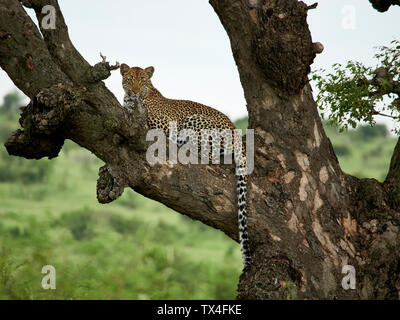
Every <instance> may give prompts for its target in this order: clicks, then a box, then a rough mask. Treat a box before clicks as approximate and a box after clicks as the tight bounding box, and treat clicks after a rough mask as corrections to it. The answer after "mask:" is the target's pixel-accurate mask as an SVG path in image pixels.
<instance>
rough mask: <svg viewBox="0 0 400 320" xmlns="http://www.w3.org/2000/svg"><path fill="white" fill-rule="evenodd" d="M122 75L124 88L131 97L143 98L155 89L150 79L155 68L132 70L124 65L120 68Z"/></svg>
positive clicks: (136, 68)
mask: <svg viewBox="0 0 400 320" xmlns="http://www.w3.org/2000/svg"><path fill="white" fill-rule="evenodd" d="M120 71H121V75H122V87H123V88H124V90H125V93H126V94H127V95H128V96H131V97H143V96H145V95H146V94H147V92H148V91H149V89H151V88H152V87H153V85H152V83H151V81H150V79H151V77H152V75H153V73H154V67H147V68H146V69H142V68H139V67H133V68H130V67H129V66H128V65H127V64H125V63H123V64H121V67H120Z"/></svg>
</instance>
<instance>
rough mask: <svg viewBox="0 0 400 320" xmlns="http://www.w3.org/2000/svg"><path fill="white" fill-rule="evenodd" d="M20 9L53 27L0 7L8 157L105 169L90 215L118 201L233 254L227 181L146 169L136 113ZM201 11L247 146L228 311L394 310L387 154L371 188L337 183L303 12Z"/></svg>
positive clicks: (258, 7) (285, 4)
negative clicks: (166, 214)
mask: <svg viewBox="0 0 400 320" xmlns="http://www.w3.org/2000/svg"><path fill="white" fill-rule="evenodd" d="M21 2H22V3H23V5H24V6H27V7H29V8H33V9H34V10H35V12H36V15H37V17H38V21H42V18H43V17H44V16H45V15H46V14H44V13H42V8H43V6H44V5H51V6H53V7H54V8H55V14H56V17H57V19H56V25H55V28H54V29H51V28H50V29H46V28H45V27H44V26H43V25H42V24H39V26H40V31H39V30H38V29H37V26H36V25H35V24H34V23H33V22H32V20H31V19H30V18H29V16H28V15H27V14H26V13H25V11H24V10H23V7H22V5H21V3H20V2H19V1H17V0H0V65H1V67H2V68H3V69H4V70H5V71H6V72H7V73H8V75H9V77H10V78H11V79H12V80H13V81H14V83H15V84H16V85H17V86H18V87H19V88H20V89H21V90H22V91H23V92H24V93H25V94H26V95H27V96H28V97H29V98H30V99H31V102H30V103H29V104H28V106H27V107H25V108H24V110H23V112H22V115H21V119H20V123H21V127H22V129H20V130H18V131H16V132H15V133H14V134H13V135H12V136H11V137H10V138H9V139H8V141H7V142H6V144H5V146H6V148H7V151H8V152H9V154H10V155H16V156H22V157H25V158H28V159H32V158H35V159H37V158H42V157H49V158H53V157H56V156H57V155H58V153H59V151H60V149H61V148H62V145H63V142H64V140H65V139H71V140H73V141H75V142H76V143H78V144H79V145H80V146H82V147H84V148H86V149H88V150H90V151H92V152H93V153H94V154H95V155H96V156H97V157H99V158H100V159H102V160H103V161H104V162H105V163H106V165H105V166H103V167H102V168H100V170H99V178H98V183H97V197H98V200H99V201H100V202H101V203H106V202H111V201H113V200H115V199H116V198H117V197H119V196H120V195H121V194H122V192H123V190H124V188H126V187H130V188H132V189H134V190H135V191H137V192H139V193H141V194H142V195H144V196H146V197H149V198H151V199H154V200H156V201H159V202H162V203H164V204H165V205H167V206H169V207H171V208H172V209H175V210H176V211H178V212H180V213H182V214H185V215H188V216H190V217H191V218H193V219H197V220H200V221H202V222H204V223H205V224H207V225H209V226H211V227H213V228H217V229H220V230H221V231H223V232H225V233H226V234H227V235H228V236H229V237H231V238H232V239H234V240H237V238H238V231H237V230H238V226H237V217H236V195H235V194H236V192H235V177H234V168H233V167H232V166H229V165H224V166H213V165H210V166H208V165H201V166H200V165H197V166H196V165H180V164H176V165H173V166H171V165H160V164H159V165H154V166H151V165H149V163H148V162H147V161H146V159H145V153H146V152H145V151H146V148H147V146H148V142H146V141H145V133H146V130H145V129H146V128H147V125H146V121H145V119H146V115H145V111H144V110H141V109H138V110H135V112H134V114H133V115H130V114H129V113H128V112H126V111H125V110H124V109H123V108H121V106H120V105H119V103H118V101H117V99H116V98H115V97H114V95H113V94H112V93H111V92H110V91H109V90H108V89H107V88H106V87H105V85H104V83H103V82H102V80H103V79H106V78H107V77H108V76H109V75H110V71H111V70H113V69H116V66H111V65H110V64H109V63H108V62H106V61H105V59H103V61H102V62H100V63H98V64H96V65H95V66H91V65H89V64H88V63H87V62H86V61H85V59H84V58H83V57H82V56H81V55H80V54H79V52H78V51H77V50H76V49H75V47H74V46H73V44H72V43H71V41H70V39H69V36H68V30H67V26H66V25H65V22H64V19H63V16H62V13H61V10H60V7H59V5H58V3H57V1H56V0H46V1H45V0H24V1H21ZM375 2H376V3H377V2H378V1H375ZM210 3H211V5H212V6H213V8H214V10H215V11H216V13H217V15H218V16H219V18H220V20H221V22H222V24H223V25H224V27H225V29H226V31H227V33H228V36H229V38H230V42H231V47H232V52H233V55H234V58H235V60H236V64H237V66H238V69H239V74H240V80H241V83H242V86H243V89H244V93H245V97H246V100H247V107H248V113H249V127H250V128H253V129H254V137H255V155H254V157H255V170H254V172H253V173H252V175H250V177H249V191H248V202H249V219H248V221H249V233H250V236H251V239H250V245H251V249H252V252H253V265H252V266H251V267H250V268H249V269H247V270H246V271H245V272H244V273H243V274H242V275H241V278H240V282H239V287H238V298H240V299H254V298H255V299H269V298H276V299H286V298H294V297H296V298H300V299H303V298H308V299H320V298H325V299H333V298H338V299H341V298H363V299H365V298H387V299H397V298H398V297H399V290H400V280H399V277H398V273H399V255H400V250H399V246H400V237H399V234H400V230H399V225H400V218H399V215H398V213H399V206H400V197H399V196H400V194H399V193H400V186H399V179H398V176H399V175H400V156H399V154H400V144H398V145H397V147H396V149H395V151H394V154H393V159H392V163H391V166H390V170H389V173H388V176H387V178H386V180H385V182H384V183H379V182H378V181H376V180H374V179H358V178H356V177H353V176H350V175H347V174H345V173H344V172H342V170H341V169H340V166H339V164H338V161H337V158H336V156H335V153H334V151H333V148H332V145H331V142H330V141H329V139H328V138H327V137H326V135H325V132H324V130H323V127H322V124H321V119H320V117H319V114H318V111H317V107H316V104H315V102H314V100H313V96H312V92H311V88H310V85H309V81H308V73H309V71H310V64H311V63H312V62H313V59H314V57H315V55H316V54H317V53H320V52H321V51H322V49H323V47H322V45H321V44H320V43H313V42H312V40H311V35H310V31H309V29H308V25H307V22H306V17H307V12H308V10H310V9H312V8H315V5H313V6H307V5H305V4H304V3H303V2H299V1H297V0H279V1H278V0H268V1H267V0H238V1H231V0H210ZM392 3H393V4H394V3H396V1H392ZM344 265H351V266H354V268H355V270H356V279H357V283H356V289H355V290H344V289H343V288H342V286H341V281H342V278H343V277H344V274H342V267H343V266H344Z"/></svg>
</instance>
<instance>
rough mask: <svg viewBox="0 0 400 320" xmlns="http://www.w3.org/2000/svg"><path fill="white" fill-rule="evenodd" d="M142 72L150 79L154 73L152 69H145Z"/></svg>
mask: <svg viewBox="0 0 400 320" xmlns="http://www.w3.org/2000/svg"><path fill="white" fill-rule="evenodd" d="M144 72H146V74H147V75H148V76H149V78H151V77H152V76H153V73H154V67H147V68H146V69H144Z"/></svg>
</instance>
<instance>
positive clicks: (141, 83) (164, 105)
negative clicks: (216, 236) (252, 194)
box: [120, 63, 251, 269]
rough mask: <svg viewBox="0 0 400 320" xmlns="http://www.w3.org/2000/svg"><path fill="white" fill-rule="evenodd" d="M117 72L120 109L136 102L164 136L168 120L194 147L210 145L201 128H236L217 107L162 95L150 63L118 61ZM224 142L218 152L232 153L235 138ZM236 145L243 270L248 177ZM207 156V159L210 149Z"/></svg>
mask: <svg viewBox="0 0 400 320" xmlns="http://www.w3.org/2000/svg"><path fill="white" fill-rule="evenodd" d="M120 73H121V76H122V87H123V90H124V92H125V95H124V100H123V108H124V109H126V110H127V111H128V112H130V113H132V112H133V110H134V109H135V107H137V106H138V105H140V106H143V107H144V108H145V110H146V113H147V124H148V127H149V129H160V130H162V131H163V132H164V133H165V134H166V136H167V137H168V136H170V129H171V128H170V123H171V122H173V123H176V127H177V130H178V131H180V130H184V129H186V130H191V132H194V134H196V135H197V138H198V140H197V141H199V142H200V143H199V146H198V147H199V150H200V147H201V145H203V144H204V143H209V145H211V139H210V138H211V137H208V141H204V140H205V138H204V136H201V132H202V130H213V131H214V132H215V130H225V131H226V130H229V131H228V132H231V133H232V136H233V132H234V130H235V129H236V127H235V125H234V124H233V123H232V121H231V120H230V119H229V117H228V116H227V115H225V114H224V113H222V112H220V111H219V110H217V109H214V108H212V107H209V106H206V105H204V104H201V103H198V102H194V101H190V100H176V99H169V98H166V97H164V96H163V95H162V94H161V93H160V91H159V90H157V89H156V88H155V87H154V86H153V84H152V81H151V79H152V76H153V74H154V67H153V66H150V67H147V68H144V69H143V68H140V67H129V65H127V64H126V63H122V64H121V65H120ZM173 136H174V135H173ZM189 140H190V139H189ZM226 141H227V143H224V139H222V141H221V146H222V147H221V150H220V151H221V155H222V154H225V153H229V152H232V149H234V148H237V147H238V146H237V145H235V143H236V142H233V141H237V139H230V141H232V144H230V143H229V140H226ZM173 142H175V143H176V144H177V145H178V147H180V146H182V145H183V144H185V143H186V142H187V140H185V139H180V138H177V139H176V140H174V141H173ZM240 144H241V139H240ZM240 148H241V150H240V151H241V152H239V153H240V156H237V155H236V154H235V156H234V158H235V164H236V167H239V169H240V170H238V171H237V175H236V176H237V179H236V192H237V210H238V213H237V214H238V229H239V230H238V231H239V232H238V233H239V244H240V250H241V254H242V263H243V267H244V269H246V268H248V267H249V266H250V265H251V252H250V247H249V236H248V225H247V199H246V198H247V180H248V177H247V174H246V173H245V167H246V160H245V153H246V148H245V146H244V144H241V146H240ZM203 150H204V149H203ZM206 150H209V149H206ZM209 156H210V159H211V158H212V155H211V152H210V155H209Z"/></svg>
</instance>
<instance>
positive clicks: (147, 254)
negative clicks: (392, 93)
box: [0, 93, 395, 299]
mask: <svg viewBox="0 0 400 320" xmlns="http://www.w3.org/2000/svg"><path fill="white" fill-rule="evenodd" d="M20 105H21V97H19V96H18V94H16V93H11V94H9V95H7V96H6V97H5V99H4V102H3V104H2V107H0V142H1V147H0V299H233V298H234V297H235V295H236V286H237V283H238V277H239V275H240V271H241V261H240V251H239V246H238V245H237V244H236V243H235V242H233V241H232V240H230V239H229V238H228V237H226V236H225V235H224V234H222V233H221V232H219V231H216V230H213V229H211V228H208V227H206V226H204V225H203V224H201V223H200V222H196V221H192V220H190V219H189V218H186V217H184V216H182V215H180V214H177V213H175V212H174V211H172V210H170V209H168V208H166V207H165V206H163V205H161V204H159V203H156V202H154V201H151V200H149V199H146V198H144V197H142V196H140V195H138V194H136V193H134V192H133V191H131V190H126V191H125V193H124V195H123V196H122V197H121V198H120V199H118V200H117V201H115V202H114V203H112V204H108V205H100V204H98V203H97V201H96V194H95V192H96V180H97V172H98V168H99V167H100V166H102V165H103V163H102V162H101V161H100V160H98V159H97V158H96V157H95V156H94V155H92V154H91V153H90V152H88V151H86V150H84V149H82V148H80V147H78V146H76V145H75V144H74V143H73V142H71V141H66V143H65V146H64V148H63V149H62V151H61V153H60V156H59V157H58V158H56V159H54V160H51V161H49V160H45V159H42V160H25V159H21V158H16V157H10V156H8V154H7V152H6V150H5V148H4V146H3V144H4V142H5V140H6V139H7V138H8V136H9V135H10V133H11V132H12V131H13V130H15V129H17V124H18V113H19V110H18V107H19V106H20ZM236 124H237V126H238V127H240V128H245V127H246V126H247V120H246V119H241V120H239V121H237V123H236ZM325 129H326V131H327V134H328V136H329V137H330V139H331V141H332V142H333V145H334V148H335V151H336V153H337V155H338V157H339V161H340V163H341V165H342V168H343V169H344V171H346V172H348V173H351V174H354V175H356V176H359V177H373V178H376V179H378V180H383V179H384V177H385V174H386V171H387V169H388V166H389V162H390V156H391V153H392V151H393V148H394V145H395V139H394V138H393V137H391V136H390V135H389V133H388V132H387V129H386V127H385V126H384V125H377V126H376V127H374V128H371V127H369V126H359V127H358V128H357V129H356V130H349V131H346V132H344V133H340V134H339V132H338V130H337V129H336V128H335V127H332V126H325ZM46 264H51V265H53V266H55V268H56V270H57V289H56V290H43V289H42V287H41V280H42V277H43V276H44V275H43V274H41V269H42V267H43V266H44V265H46Z"/></svg>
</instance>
